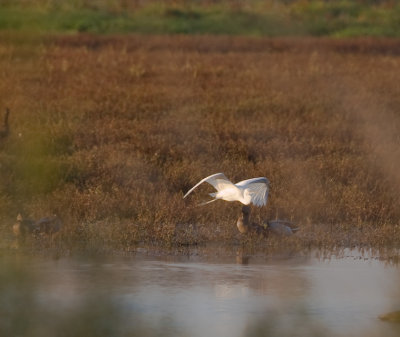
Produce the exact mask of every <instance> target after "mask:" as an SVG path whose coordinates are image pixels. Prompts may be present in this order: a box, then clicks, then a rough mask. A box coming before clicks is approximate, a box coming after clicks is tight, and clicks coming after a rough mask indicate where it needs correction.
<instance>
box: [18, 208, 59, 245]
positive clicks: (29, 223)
mask: <svg viewBox="0 0 400 337" xmlns="http://www.w3.org/2000/svg"><path fill="white" fill-rule="evenodd" d="M61 227H62V221H61V219H60V218H59V217H58V216H56V215H53V216H48V217H45V218H41V219H39V220H37V221H34V220H31V219H24V218H23V217H22V216H21V214H18V216H17V222H16V223H15V224H14V225H13V233H14V235H15V237H16V239H18V240H20V241H23V240H24V239H25V238H26V237H27V236H28V235H34V236H36V235H48V236H50V237H52V236H53V234H55V233H57V232H59V231H60V229H61Z"/></svg>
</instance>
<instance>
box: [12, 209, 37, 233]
mask: <svg viewBox="0 0 400 337" xmlns="http://www.w3.org/2000/svg"><path fill="white" fill-rule="evenodd" d="M34 230H35V222H34V221H33V220H30V219H24V218H22V215H21V214H18V216H17V222H16V223H15V224H14V225H13V233H14V235H15V237H16V238H17V239H24V238H25V237H26V236H27V235H28V234H32V233H33V231H34Z"/></svg>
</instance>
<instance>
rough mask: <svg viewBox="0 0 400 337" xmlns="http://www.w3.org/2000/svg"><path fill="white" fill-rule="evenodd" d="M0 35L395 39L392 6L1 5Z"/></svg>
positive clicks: (319, 2) (313, 0)
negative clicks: (55, 34)
mask: <svg viewBox="0 0 400 337" xmlns="http://www.w3.org/2000/svg"><path fill="white" fill-rule="evenodd" d="M0 9H1V10H0V30H8V31H20V32H29V33H33V32H36V33H40V32H41V33H50V32H51V33H76V32H90V33H100V34H102V33H113V34H116V33H145V34H229V35H257V36H299V35H300V36H310V35H312V36H336V37H352V36H392V37H397V36H399V34H400V33H399V32H400V23H399V19H398V18H399V15H400V5H398V4H397V3H396V2H395V1H389V0H387V1H371V0H363V1H351V0H341V1H323V0H308V1H284V0H281V1H277V0H264V1H260V0H251V1H228V0H226V1H218V2H214V1H205V0H201V1H189V0H186V1H184V0H182V1H156V0H153V1H126V0H116V1H104V0H95V1H84V0H81V1H57V0H46V1H44V0H35V1H23V0H18V1H6V0H3V1H2V2H1V3H0Z"/></svg>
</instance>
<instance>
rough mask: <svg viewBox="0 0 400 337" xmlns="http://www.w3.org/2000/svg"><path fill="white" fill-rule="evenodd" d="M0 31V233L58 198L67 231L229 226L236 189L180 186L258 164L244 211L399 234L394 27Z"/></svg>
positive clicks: (318, 226)
mask: <svg viewBox="0 0 400 337" xmlns="http://www.w3.org/2000/svg"><path fill="white" fill-rule="evenodd" d="M2 41H3V42H1V43H0V69H1V76H2V78H3V79H7V81H5V80H3V81H2V82H1V84H0V102H2V104H7V105H9V106H10V107H11V109H12V110H13V111H15V114H14V115H13V132H12V134H10V136H9V137H8V139H7V141H6V143H4V144H3V145H2V147H1V149H0V178H1V180H0V219H1V223H4V228H3V230H4V232H5V233H6V232H7V231H10V227H9V225H6V224H10V223H12V222H11V221H12V220H11V219H13V218H14V216H15V214H18V212H19V211H20V209H23V211H24V212H26V213H28V214H31V215H32V216H34V217H37V218H38V217H40V216H41V215H42V214H46V213H50V212H51V213H57V214H60V215H61V216H62V218H63V219H65V223H66V226H67V227H68V230H66V231H65V232H64V233H63V234H62V235H60V238H61V240H63V242H70V243H71V244H72V243H76V242H89V241H90V240H94V241H96V242H99V243H102V244H115V245H118V246H119V247H131V246H132V245H133V244H135V243H137V242H139V241H146V242H152V241H156V242H168V243H176V242H177V243H189V244H190V243H194V242H197V243H201V242H209V241H229V242H232V241H236V240H237V239H238V238H239V234H238V231H237V228H236V225H235V223H236V219H237V217H238V215H239V213H240V209H241V206H240V205H239V204H236V203H227V202H215V203H213V204H210V205H208V206H205V207H202V208H201V207H200V208H196V207H194V205H195V204H196V202H198V201H199V200H198V199H201V200H204V197H205V196H206V193H205V192H206V190H207V186H204V187H202V188H199V190H198V191H196V193H195V194H193V195H191V196H190V198H188V199H189V200H186V199H185V200H182V196H183V194H184V193H185V192H186V191H187V190H188V189H189V188H190V187H191V186H193V185H194V184H195V183H196V182H197V181H199V179H200V178H202V177H204V176H207V175H209V174H212V173H216V172H224V173H225V174H226V176H227V177H228V178H229V179H231V180H232V181H234V182H236V181H239V180H243V179H247V178H251V177H258V176H266V177H268V179H269V180H270V181H271V191H270V196H269V201H268V204H267V206H266V207H264V208H262V209H260V210H258V209H257V210H254V211H253V212H254V220H255V221H256V222H261V221H259V220H260V219H271V218H275V217H278V218H288V219H291V220H292V221H293V222H295V223H296V224H299V225H301V226H302V227H301V231H300V232H299V233H298V235H299V237H298V238H296V240H302V241H303V242H304V243H305V244H310V245H311V244H323V242H324V240H325V239H326V242H328V241H329V242H331V243H333V244H337V245H342V244H353V243H357V242H358V243H362V244H364V243H366V244H384V243H390V244H395V245H396V244H398V242H399V240H400V229H399V220H400V193H399V190H400V173H399V172H400V171H399V170H398V167H399V163H400V146H399V145H400V137H399V132H398V130H399V129H400V115H399V112H398V107H399V106H400V104H399V103H400V86H399V85H398V79H399V78H400V57H399V50H400V43H399V42H398V41H396V40H371V39H364V40H345V41H342V40H334V41H332V40H324V39H296V40H292V39H253V38H239V37H205V36H203V37H193V36H187V37H183V36H172V37H171V36H170V37H168V36H163V37H158V36H152V37H150V36H147V37H140V36H126V37H98V36H96V37H94V36H86V35H83V36H68V37H46V38H44V39H41V40H37V38H35V39H34V40H32V41H25V40H24V38H22V37H21V36H18V35H17V36H7V35H5V34H4V35H3V38H2ZM257 217H258V218H257ZM185 225H187V228H188V229H187V230H185V229H184V226H185ZM182 226H183V227H182ZM315 233H318V235H319V236H318V237H317V236H316V235H317V234H315ZM296 236H297V235H296ZM299 238H300V239H299ZM343 238H345V239H343ZM346 238H347V239H346ZM366 238H368V239H366ZM290 240H291V239H290ZM346 240H347V241H346Z"/></svg>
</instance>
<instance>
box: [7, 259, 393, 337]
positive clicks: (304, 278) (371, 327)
mask: <svg viewBox="0 0 400 337" xmlns="http://www.w3.org/2000/svg"><path fill="white" fill-rule="evenodd" d="M347 255H348V256H347V257H342V258H335V257H331V258H330V259H326V260H322V259H319V258H316V257H287V258H266V257H262V256H258V257H250V258H249V259H248V258H243V257H241V256H239V257H237V256H235V255H234V254H231V255H227V256H221V255H219V256H216V255H213V254H212V253H211V254H209V255H207V256H206V257H204V256H203V257H199V256H195V255H188V256H165V255H160V256H152V255H147V254H137V255H135V256H130V257H112V258H107V259H101V260H99V259H93V258H79V259H77V258H61V259H57V260H53V259H50V258H29V259H27V258H26V257H13V258H9V259H7V261H6V262H4V263H3V265H2V270H3V271H2V272H1V274H0V282H1V284H0V286H1V287H0V295H1V296H0V312H2V313H3V314H2V316H3V317H4V312H8V315H9V317H8V320H9V321H11V322H13V320H14V318H15V317H17V318H18V319H19V321H21V320H22V321H26V322H27V323H26V324H25V325H26V327H25V328H23V327H21V326H20V325H18V324H16V325H15V326H13V325H12V324H11V325H10V324H8V325H5V324H4V322H2V321H0V334H1V335H5V334H7V335H9V336H11V335H13V334H14V335H17V334H18V335H20V336H51V335H54V332H55V331H56V332H57V335H58V336H60V331H64V334H61V335H62V336H87V335H96V336H100V335H101V336H102V333H104V334H103V335H104V336H157V335H163V336H168V335H170V336H193V337H197V336H199V337H200V336H221V337H223V336H229V337H236V336H238V337H239V336H263V335H269V336H274V335H276V336H389V337H390V336H399V335H400V324H395V323H387V322H383V321H381V320H379V319H378V316H379V315H381V314H384V313H386V312H389V311H393V310H400V287H399V284H400V268H399V267H398V266H396V265H390V264H387V263H385V262H381V261H379V260H377V259H371V258H369V259H364V258H360V256H359V255H357V254H355V253H354V252H350V253H349V254H347ZM5 270H11V271H10V273H8V274H7V273H6V272H5ZM10 275H11V276H10ZM10 294H11V295H10ZM10 296H11V297H10ZM8 297H10V299H9V300H8V302H7V301H5V300H4V298H8ZM19 302H21V303H24V304H25V306H22V309H21V308H20V305H19ZM26 306H30V309H29V310H28V312H25V311H26ZM24 308H25V309H24ZM20 310H22V313H21V312H19V311H20ZM24 310H25V311H24ZM32 312H35V314H34V315H35V317H34V318H32V317H31V315H32ZM14 316H15V317H14ZM43 317H45V318H46V319H43ZM49 317H50V319H49ZM18 319H17V321H18ZM38 322H40V324H39V323H38ZM44 322H51V323H49V324H48V326H46V324H43V323H44ZM38 326H39V327H38ZM7 329H8V330H7ZM18 329H19V330H18ZM21 329H22V330H21ZM24 329H25V330H24ZM96 329H97V330H96ZM15 330H16V331H15ZM70 330H71V331H70ZM69 331H70V332H69Z"/></svg>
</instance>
